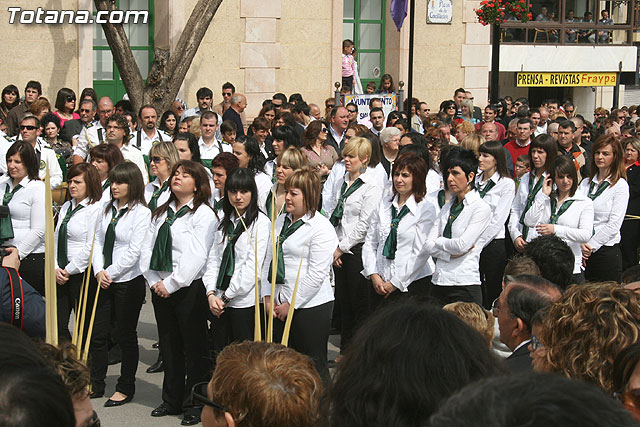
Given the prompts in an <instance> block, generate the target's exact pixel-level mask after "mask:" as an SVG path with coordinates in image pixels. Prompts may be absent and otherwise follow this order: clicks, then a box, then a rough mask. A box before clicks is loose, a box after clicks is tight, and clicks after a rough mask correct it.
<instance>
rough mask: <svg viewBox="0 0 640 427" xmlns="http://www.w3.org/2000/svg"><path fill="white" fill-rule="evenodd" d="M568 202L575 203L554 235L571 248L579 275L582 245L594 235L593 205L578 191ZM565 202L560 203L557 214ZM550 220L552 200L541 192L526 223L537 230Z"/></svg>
mask: <svg viewBox="0 0 640 427" xmlns="http://www.w3.org/2000/svg"><path fill="white" fill-rule="evenodd" d="M554 197H555V196H554ZM568 200H573V203H572V204H571V206H570V207H569V209H567V210H566V211H565V212H564V213H563V214H562V215H560V216H559V217H558V220H557V223H556V224H554V225H553V229H554V234H555V235H556V236H558V237H559V238H561V239H562V240H563V241H564V242H565V243H566V244H567V245H569V247H570V248H571V252H573V257H574V266H573V274H578V273H580V272H581V271H582V249H581V248H580V245H581V244H582V243H587V242H588V241H589V239H590V238H591V234H592V233H593V203H592V202H591V200H590V199H589V198H588V197H586V196H585V195H584V194H581V193H580V192H577V191H576V194H574V195H573V197H568V198H567V199H565V201H568ZM565 201H563V202H562V203H558V205H557V206H556V212H557V210H558V209H560V207H561V206H562V204H564V203H565ZM550 219H551V198H550V197H549V196H547V195H546V194H544V193H543V192H542V191H540V192H539V193H538V194H536V198H535V201H534V202H533V206H531V209H529V211H528V212H527V213H526V215H525V216H524V223H525V224H526V225H528V226H529V227H530V228H535V227H536V225H538V224H549V223H550V222H549V221H550Z"/></svg>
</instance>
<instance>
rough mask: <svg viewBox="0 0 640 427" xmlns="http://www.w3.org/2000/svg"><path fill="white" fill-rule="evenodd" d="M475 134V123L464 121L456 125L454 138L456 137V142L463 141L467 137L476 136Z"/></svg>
mask: <svg viewBox="0 0 640 427" xmlns="http://www.w3.org/2000/svg"><path fill="white" fill-rule="evenodd" d="M475 132H476V128H475V126H474V125H473V123H471V122H469V121H466V120H464V121H462V122H460V123H458V124H457V125H456V130H455V134H454V135H453V136H455V137H456V141H462V140H463V139H465V138H466V137H467V136H469V135H473V134H475ZM466 148H468V147H466Z"/></svg>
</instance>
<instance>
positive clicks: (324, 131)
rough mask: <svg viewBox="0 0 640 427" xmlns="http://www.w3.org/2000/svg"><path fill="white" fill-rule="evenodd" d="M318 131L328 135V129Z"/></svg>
mask: <svg viewBox="0 0 640 427" xmlns="http://www.w3.org/2000/svg"><path fill="white" fill-rule="evenodd" d="M320 131H321V132H323V133H328V132H329V129H327V128H322V129H320Z"/></svg>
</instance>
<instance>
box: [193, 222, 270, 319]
mask: <svg viewBox="0 0 640 427" xmlns="http://www.w3.org/2000/svg"><path fill="white" fill-rule="evenodd" d="M242 218H243V219H244V216H243V217H242ZM232 222H233V228H234V229H235V228H236V226H237V225H238V223H239V222H240V220H239V219H238V218H236V215H235V213H234V214H233V220H232ZM240 226H241V227H243V228H242V230H243V231H242V233H241V234H240V237H238V239H237V240H236V244H235V246H234V248H235V249H234V258H235V266H234V269H233V276H231V281H230V282H229V287H228V288H227V290H226V291H222V290H221V289H216V282H217V281H218V273H219V271H220V264H221V263H222V255H223V253H224V249H225V248H226V246H227V237H226V236H223V233H222V230H220V229H219V227H216V231H215V237H214V240H213V246H212V247H211V250H210V251H209V259H208V260H207V265H206V270H205V273H204V276H203V277H202V281H203V282H204V286H205V287H206V289H207V292H209V291H215V292H216V295H217V296H218V297H221V296H222V294H223V293H224V294H225V295H226V296H227V298H229V299H230V300H231V301H230V302H229V304H228V306H229V307H231V308H247V307H254V306H255V304H256V295H255V292H256V285H257V286H258V291H260V279H261V276H262V275H261V271H260V269H261V268H262V265H263V264H264V258H265V256H266V253H267V242H268V241H269V234H270V232H271V221H270V220H269V218H267V216H266V215H265V214H263V213H262V212H259V213H258V216H257V217H256V219H255V220H254V221H253V223H251V225H249V227H248V230H249V231H248V234H247V231H246V230H244V226H242V225H240ZM256 239H257V252H256ZM256 259H257V265H258V269H257V270H256ZM256 272H257V274H258V283H256Z"/></svg>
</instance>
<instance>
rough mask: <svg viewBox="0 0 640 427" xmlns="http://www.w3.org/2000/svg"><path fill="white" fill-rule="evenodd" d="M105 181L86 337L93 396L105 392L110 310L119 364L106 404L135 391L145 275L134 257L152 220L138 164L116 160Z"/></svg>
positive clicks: (129, 397)
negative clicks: (107, 194)
mask: <svg viewBox="0 0 640 427" xmlns="http://www.w3.org/2000/svg"><path fill="white" fill-rule="evenodd" d="M109 181H110V182H111V200H110V202H109V203H107V204H106V207H105V209H104V211H103V213H102V214H101V215H100V217H99V218H98V225H97V232H96V239H95V247H94V250H93V274H95V280H96V281H97V282H99V283H100V287H101V290H100V297H99V299H98V307H97V310H96V320H95V324H94V328H93V336H92V338H91V352H92V357H91V360H92V364H91V383H92V387H91V390H92V391H91V392H92V397H100V396H102V395H104V393H105V379H106V376H107V362H108V355H107V353H108V351H107V344H108V340H109V330H110V324H111V316H112V313H113V315H114V316H115V321H116V325H117V334H116V335H115V336H116V337H118V343H119V344H120V350H121V351H122V364H121V367H120V377H119V378H118V383H117V385H116V392H115V393H114V394H113V395H112V396H111V398H110V399H109V400H107V402H106V403H105V406H106V407H111V406H120V405H123V404H125V403H127V402H130V401H131V400H132V399H133V395H134V394H135V381H136V370H137V369H138V359H139V354H138V335H137V325H138V318H139V316H140V309H141V308H142V301H144V296H145V283H144V277H143V276H142V272H141V270H140V266H139V264H138V262H139V258H140V254H141V252H142V247H143V245H144V242H145V236H146V233H147V229H148V228H149V224H150V223H151V211H150V210H149V209H148V208H147V205H146V203H145V201H144V182H143V180H142V172H141V171H140V169H139V168H138V166H136V164H135V163H132V162H124V163H120V164H119V165H117V166H116V167H114V168H113V169H111V171H110V172H109ZM94 283H95V282H94ZM94 286H95V285H94Z"/></svg>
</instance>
